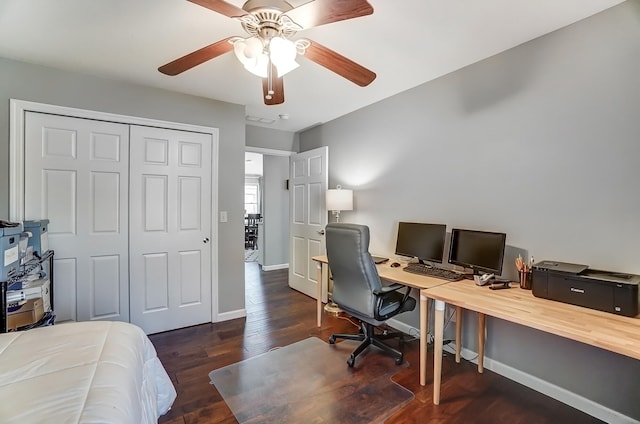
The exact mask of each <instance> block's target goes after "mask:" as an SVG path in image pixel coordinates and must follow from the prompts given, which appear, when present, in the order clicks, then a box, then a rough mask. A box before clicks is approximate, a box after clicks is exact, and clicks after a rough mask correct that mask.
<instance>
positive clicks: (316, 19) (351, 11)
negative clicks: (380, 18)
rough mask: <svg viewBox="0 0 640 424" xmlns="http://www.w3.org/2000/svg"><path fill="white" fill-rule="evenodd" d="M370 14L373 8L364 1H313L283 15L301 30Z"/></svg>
mask: <svg viewBox="0 0 640 424" xmlns="http://www.w3.org/2000/svg"><path fill="white" fill-rule="evenodd" d="M372 13H373V6H371V5H370V4H369V2H367V1H366V0H315V1H310V2H308V3H305V4H303V5H302V6H299V7H296V8H294V9H292V10H290V11H288V12H286V13H285V15H287V16H288V17H289V18H290V19H291V20H293V21H294V22H295V23H297V24H298V25H300V26H301V27H302V28H311V27H315V26H319V25H325V24H330V23H332V22H338V21H343V20H345V19H353V18H358V17H360V16H366V15H371V14H372Z"/></svg>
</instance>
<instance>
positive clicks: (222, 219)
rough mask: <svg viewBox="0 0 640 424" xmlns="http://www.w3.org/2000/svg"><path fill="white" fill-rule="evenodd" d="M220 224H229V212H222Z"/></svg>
mask: <svg viewBox="0 0 640 424" xmlns="http://www.w3.org/2000/svg"><path fill="white" fill-rule="evenodd" d="M220 222H227V211H220Z"/></svg>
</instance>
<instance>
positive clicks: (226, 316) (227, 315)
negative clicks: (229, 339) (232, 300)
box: [216, 308, 247, 322]
mask: <svg viewBox="0 0 640 424" xmlns="http://www.w3.org/2000/svg"><path fill="white" fill-rule="evenodd" d="M246 316H247V310H246V309H244V308H243V309H237V310H235V311H229V312H222V313H219V314H218V320H217V321H216V322H223V321H229V320H231V319H236V318H244V317H246Z"/></svg>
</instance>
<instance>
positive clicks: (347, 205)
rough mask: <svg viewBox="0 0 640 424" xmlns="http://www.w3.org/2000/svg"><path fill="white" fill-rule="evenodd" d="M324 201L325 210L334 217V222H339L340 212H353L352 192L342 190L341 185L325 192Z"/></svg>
mask: <svg viewBox="0 0 640 424" xmlns="http://www.w3.org/2000/svg"><path fill="white" fill-rule="evenodd" d="M326 200H327V209H328V210H330V211H332V212H333V214H334V215H335V216H336V222H340V211H352V210H353V190H343V189H342V186H341V185H338V186H336V188H335V189H329V190H327V196H326Z"/></svg>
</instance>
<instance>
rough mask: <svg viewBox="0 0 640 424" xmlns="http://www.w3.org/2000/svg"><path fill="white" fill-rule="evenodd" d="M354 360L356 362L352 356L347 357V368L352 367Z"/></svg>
mask: <svg viewBox="0 0 640 424" xmlns="http://www.w3.org/2000/svg"><path fill="white" fill-rule="evenodd" d="M355 362H356V358H354V357H353V356H351V357H350V358H349V359H347V365H349V368H353V364H355Z"/></svg>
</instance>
